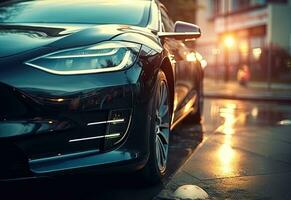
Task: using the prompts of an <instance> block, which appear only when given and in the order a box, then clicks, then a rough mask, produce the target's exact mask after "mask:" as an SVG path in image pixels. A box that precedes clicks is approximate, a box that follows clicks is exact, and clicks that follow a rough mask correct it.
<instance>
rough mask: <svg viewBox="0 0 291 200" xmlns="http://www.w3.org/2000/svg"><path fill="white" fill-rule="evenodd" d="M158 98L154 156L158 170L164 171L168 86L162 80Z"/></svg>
mask: <svg viewBox="0 0 291 200" xmlns="http://www.w3.org/2000/svg"><path fill="white" fill-rule="evenodd" d="M158 92H159V99H158V102H157V104H158V105H157V109H156V116H155V118H156V120H155V122H156V123H155V133H156V158H157V164H158V167H159V170H160V171H161V172H164V171H165V170H166V164H167V159H168V150H169V134H170V115H169V102H168V88H167V85H166V83H165V82H164V81H163V82H161V84H160V88H159V91H158Z"/></svg>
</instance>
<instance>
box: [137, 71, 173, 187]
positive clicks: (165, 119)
mask: <svg viewBox="0 0 291 200" xmlns="http://www.w3.org/2000/svg"><path fill="white" fill-rule="evenodd" d="M155 88H156V89H155V98H154V100H153V105H152V114H151V117H152V120H151V131H150V135H149V137H150V144H149V148H150V149H149V151H150V156H149V160H148V162H147V164H146V166H145V167H144V169H143V170H142V178H143V180H144V181H145V182H146V183H148V184H155V183H159V182H161V180H162V178H163V176H164V175H165V173H166V169H167V160H168V150H169V138H170V123H171V114H170V109H169V108H170V106H169V97H170V95H169V88H168V83H167V79H166V76H165V73H164V72H163V71H159V73H158V77H157V83H156V87H155Z"/></svg>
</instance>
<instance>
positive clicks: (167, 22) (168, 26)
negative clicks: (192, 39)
mask: <svg viewBox="0 0 291 200" xmlns="http://www.w3.org/2000/svg"><path fill="white" fill-rule="evenodd" d="M161 17H162V23H163V28H164V30H165V31H166V32H174V22H173V21H172V20H171V19H170V17H169V16H168V14H167V11H166V10H165V8H164V6H163V5H161Z"/></svg>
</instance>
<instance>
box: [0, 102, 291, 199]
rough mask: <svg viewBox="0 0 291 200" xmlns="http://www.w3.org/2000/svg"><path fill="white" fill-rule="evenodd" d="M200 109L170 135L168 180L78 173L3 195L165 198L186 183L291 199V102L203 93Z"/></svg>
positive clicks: (244, 195)
mask: <svg viewBox="0 0 291 200" xmlns="http://www.w3.org/2000/svg"><path fill="white" fill-rule="evenodd" d="M203 115H204V116H203V123H202V126H199V125H192V124H189V123H182V124H181V125H179V126H178V127H177V128H176V130H175V131H174V133H173V134H172V136H171V146H170V157H169V159H170V160H169V163H168V166H169V173H168V174H167V177H166V179H165V182H164V184H161V185H157V186H153V187H145V186H144V185H143V183H141V182H139V180H137V177H136V176H133V175H129V174H123V175H122V174H112V175H108V174H107V175H103V176H101V175H94V174H90V175H78V176H70V177H63V178H58V179H44V180H37V181H25V182H18V183H9V184H5V186H3V185H2V184H1V187H0V199H19V197H22V198H25V199H112V200H114V199H129V200H130V199H141V200H142V199H152V198H154V197H155V196H156V195H158V194H159V197H168V196H169V195H170V194H171V193H172V192H173V191H175V189H176V188H178V187H179V186H180V185H184V184H197V185H198V186H200V187H202V188H203V189H205V190H206V191H207V192H208V194H209V195H210V196H211V198H212V199H291V124H290V121H289V120H291V105H287V104H278V103H271V102H250V101H233V100H219V99H206V100H205V103H204V114H203ZM202 129H203V134H202V131H201V130H202ZM186 160H187V162H186V164H184V163H185V161H186ZM177 171H178V172H177ZM176 172H177V173H176ZM161 191H162V192H161ZM7 195H9V197H8V196H7ZM5 197H6V198H5ZM7 197H8V198H7Z"/></svg>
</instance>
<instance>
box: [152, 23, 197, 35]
mask: <svg viewBox="0 0 291 200" xmlns="http://www.w3.org/2000/svg"><path fill="white" fill-rule="evenodd" d="M174 30H175V32H160V33H158V35H159V37H162V38H165V37H168V38H174V39H176V40H191V39H197V38H199V37H200V36H201V30H200V27H199V26H197V25H195V24H191V23H187V22H182V21H176V23H175V27H174Z"/></svg>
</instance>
